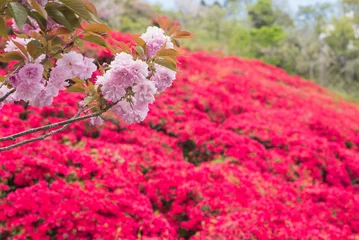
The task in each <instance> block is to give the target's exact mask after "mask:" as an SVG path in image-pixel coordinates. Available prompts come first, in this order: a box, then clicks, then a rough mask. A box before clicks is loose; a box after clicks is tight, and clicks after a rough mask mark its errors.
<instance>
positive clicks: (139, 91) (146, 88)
mask: <svg viewBox="0 0 359 240" xmlns="http://www.w3.org/2000/svg"><path fill="white" fill-rule="evenodd" d="M133 91H134V92H135V99H136V100H137V101H140V102H148V103H153V102H154V101H155V97H154V95H155V94H156V87H155V84H154V83H153V82H152V81H144V82H143V83H140V84H138V85H136V86H134V87H133Z"/></svg>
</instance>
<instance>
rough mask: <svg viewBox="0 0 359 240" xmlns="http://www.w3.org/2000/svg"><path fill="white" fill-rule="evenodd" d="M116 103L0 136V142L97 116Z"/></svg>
mask: <svg viewBox="0 0 359 240" xmlns="http://www.w3.org/2000/svg"><path fill="white" fill-rule="evenodd" d="M116 104H117V102H115V103H111V104H109V105H108V106H107V107H105V108H104V109H102V110H101V111H99V112H95V113H92V114H88V115H85V116H82V117H78V116H77V117H73V118H70V119H68V120H65V121H62V122H58V123H53V124H49V125H45V126H42V127H38V128H33V129H29V130H26V131H23V132H19V133H16V134H13V135H11V136H7V137H3V138H0V142H4V141H8V140H13V141H15V140H16V138H18V137H22V136H25V135H27V134H31V133H35V132H38V131H42V130H48V129H51V128H55V127H60V126H63V125H66V124H70V123H74V122H77V121H82V120H85V119H88V118H92V117H97V116H99V115H101V114H102V113H104V112H106V111H107V110H108V109H110V108H111V107H113V106H114V105H116ZM75 116H76V115H75Z"/></svg>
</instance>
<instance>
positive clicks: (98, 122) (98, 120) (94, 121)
mask: <svg viewBox="0 0 359 240" xmlns="http://www.w3.org/2000/svg"><path fill="white" fill-rule="evenodd" d="M102 123H103V119H102V118H101V117H93V118H91V119H90V124H91V125H92V126H100V125H102Z"/></svg>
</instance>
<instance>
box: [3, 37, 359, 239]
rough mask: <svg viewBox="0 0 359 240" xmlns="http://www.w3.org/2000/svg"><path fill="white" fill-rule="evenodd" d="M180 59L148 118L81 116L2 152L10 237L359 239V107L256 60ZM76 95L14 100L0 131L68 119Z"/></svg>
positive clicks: (101, 56)
mask: <svg viewBox="0 0 359 240" xmlns="http://www.w3.org/2000/svg"><path fill="white" fill-rule="evenodd" d="M112 36H113V37H114V38H115V39H116V40H121V41H123V40H126V39H128V40H130V38H129V37H128V36H126V35H122V34H119V33H116V34H113V35H112ZM87 49H88V55H92V56H93V55H94V54H96V55H97V59H98V60H99V61H100V62H109V61H110V60H111V55H110V54H109V53H108V52H106V51H103V50H101V49H100V48H98V47H95V46H93V45H87ZM179 62H180V63H181V64H180V70H181V73H180V74H177V80H176V81H175V82H174V84H173V86H172V87H171V88H169V89H168V90H167V94H164V95H160V96H158V97H157V99H156V102H155V103H154V104H153V105H151V108H150V113H149V115H148V117H147V119H146V120H145V121H144V122H143V123H140V124H135V125H126V124H124V123H123V122H121V121H120V120H118V119H117V118H109V119H107V121H106V122H105V124H104V126H102V127H100V129H96V128H94V127H91V126H90V125H89V124H88V123H86V124H83V123H76V124H74V125H72V126H71V127H70V128H68V129H67V130H65V131H64V132H62V133H59V134H58V135H54V136H52V137H51V138H49V139H46V140H45V141H42V142H36V143H33V144H30V145H26V146H21V147H19V148H16V149H14V150H11V151H7V152H3V153H1V155H0V166H1V168H0V197H1V199H0V203H1V206H0V239H10V238H12V239H196V240H197V239H358V238H359V215H358V212H359V194H358V191H359V187H358V186H359V185H358V184H359V153H358V146H359V122H358V119H359V109H358V108H357V105H355V104H352V103H348V102H345V101H343V100H341V99H340V98H337V97H336V96H335V95H333V94H331V93H330V92H327V91H326V90H324V89H322V88H320V87H318V86H317V85H315V84H313V83H311V82H309V81H305V80H303V79H301V78H299V77H296V76H289V75H288V74H286V73H285V72H284V71H283V70H281V69H278V68H276V67H273V66H269V65H266V64H264V63H262V62H259V61H256V60H244V59H239V58H235V57H222V56H216V55H214V54H210V53H206V52H197V53H190V52H185V53H184V55H183V56H182V57H179ZM80 99H81V95H80V94H79V95H78V98H67V97H66V94H62V95H60V96H59V97H57V98H56V99H55V104H54V105H52V106H50V107H44V108H41V109H40V108H34V107H28V108H24V107H23V106H22V105H21V104H11V105H5V106H4V108H3V109H2V112H1V116H0V129H1V134H0V135H1V136H6V135H10V134H12V133H15V132H19V131H23V130H26V129H28V128H30V127H37V126H41V125H43V124H46V123H52V122H57V121H61V120H64V119H67V118H69V117H71V116H73V115H74V114H75V113H76V107H77V102H78V101H79V100H80ZM64 103H66V104H64ZM5 144H6V142H5V143H4V144H2V145H5ZM2 145H0V146H2Z"/></svg>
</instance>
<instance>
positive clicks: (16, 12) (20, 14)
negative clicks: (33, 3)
mask: <svg viewBox="0 0 359 240" xmlns="http://www.w3.org/2000/svg"><path fill="white" fill-rule="evenodd" d="M9 9H10V10H11V13H12V15H13V17H14V19H15V23H16V25H17V27H18V28H19V29H21V30H22V27H23V26H24V24H25V22H26V20H27V16H28V13H27V11H26V8H24V7H23V6H22V5H21V4H20V3H18V2H10V3H9Z"/></svg>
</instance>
